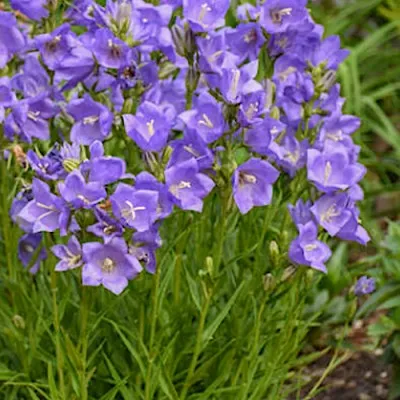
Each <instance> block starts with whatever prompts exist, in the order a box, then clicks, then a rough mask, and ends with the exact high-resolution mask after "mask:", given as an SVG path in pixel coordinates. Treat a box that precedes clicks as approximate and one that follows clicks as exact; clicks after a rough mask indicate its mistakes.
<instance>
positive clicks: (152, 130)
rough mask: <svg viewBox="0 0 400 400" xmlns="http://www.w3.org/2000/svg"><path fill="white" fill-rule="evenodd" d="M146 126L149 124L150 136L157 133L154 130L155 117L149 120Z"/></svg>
mask: <svg viewBox="0 0 400 400" xmlns="http://www.w3.org/2000/svg"><path fill="white" fill-rule="evenodd" d="M146 126H147V131H148V132H149V136H150V137H152V136H153V135H154V133H155V130H154V119H152V120H151V121H149V122H146Z"/></svg>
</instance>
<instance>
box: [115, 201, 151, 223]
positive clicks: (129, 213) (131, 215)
mask: <svg viewBox="0 0 400 400" xmlns="http://www.w3.org/2000/svg"><path fill="white" fill-rule="evenodd" d="M125 203H126V205H127V206H128V208H124V209H123V210H122V211H121V214H122V216H123V217H124V218H125V219H131V220H132V221H134V220H135V219H136V211H143V210H145V209H146V207H142V206H140V207H135V206H134V205H133V204H132V203H131V202H130V201H129V200H126V201H125Z"/></svg>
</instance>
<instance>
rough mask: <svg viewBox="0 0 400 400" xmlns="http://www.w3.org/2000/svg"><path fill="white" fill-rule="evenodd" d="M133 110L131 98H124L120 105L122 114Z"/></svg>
mask: <svg viewBox="0 0 400 400" xmlns="http://www.w3.org/2000/svg"><path fill="white" fill-rule="evenodd" d="M132 110H133V99H126V100H125V103H124V105H123V107H122V114H130V113H132Z"/></svg>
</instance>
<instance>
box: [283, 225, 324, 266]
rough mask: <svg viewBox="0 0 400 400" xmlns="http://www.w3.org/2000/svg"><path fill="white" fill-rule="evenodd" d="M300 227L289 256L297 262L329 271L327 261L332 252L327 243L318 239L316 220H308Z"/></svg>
mask: <svg viewBox="0 0 400 400" xmlns="http://www.w3.org/2000/svg"><path fill="white" fill-rule="evenodd" d="M298 228H299V236H298V237H297V238H296V239H295V240H294V241H293V242H292V243H291V245H290V249H289V258H290V259H291V260H292V261H293V262H294V263H296V264H299V265H307V266H310V267H312V268H314V269H317V270H319V271H322V272H327V269H326V266H325V262H326V261H328V260H329V258H330V256H331V254H332V252H331V250H330V249H329V247H328V246H327V245H326V244H325V243H323V242H321V241H319V240H318V239H317V236H318V229H317V226H316V225H315V224H314V222H308V223H307V224H306V225H299V226H298Z"/></svg>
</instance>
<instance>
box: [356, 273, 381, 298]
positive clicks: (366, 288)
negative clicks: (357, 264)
mask: <svg viewBox="0 0 400 400" xmlns="http://www.w3.org/2000/svg"><path fill="white" fill-rule="evenodd" d="M375 288H376V284H375V279H374V278H368V277H367V276H362V277H361V278H360V279H359V280H358V281H357V283H356V286H355V287H354V294H355V295H356V296H364V295H366V294H371V293H372V292H374V291H375Z"/></svg>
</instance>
